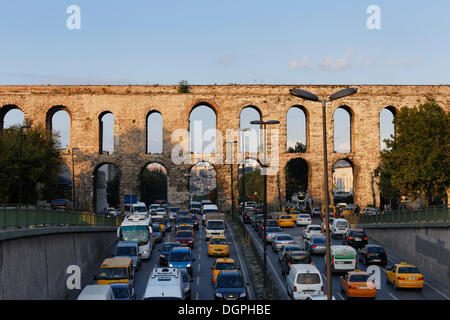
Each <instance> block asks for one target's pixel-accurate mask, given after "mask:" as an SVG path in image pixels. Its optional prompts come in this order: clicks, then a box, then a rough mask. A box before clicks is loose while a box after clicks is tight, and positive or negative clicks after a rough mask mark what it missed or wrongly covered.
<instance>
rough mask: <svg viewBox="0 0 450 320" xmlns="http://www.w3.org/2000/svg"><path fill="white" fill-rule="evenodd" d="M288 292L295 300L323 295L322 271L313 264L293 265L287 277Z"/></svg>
mask: <svg viewBox="0 0 450 320" xmlns="http://www.w3.org/2000/svg"><path fill="white" fill-rule="evenodd" d="M286 290H287V293H288V295H290V296H291V297H292V298H293V299H294V300H306V299H307V298H308V297H310V296H311V295H323V281H322V276H321V275H320V271H319V270H318V269H317V268H316V267H315V266H314V265H312V264H292V265H291V268H290V270H289V274H288V275H287V276H286Z"/></svg>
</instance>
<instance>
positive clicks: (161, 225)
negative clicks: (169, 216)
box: [152, 215, 166, 233]
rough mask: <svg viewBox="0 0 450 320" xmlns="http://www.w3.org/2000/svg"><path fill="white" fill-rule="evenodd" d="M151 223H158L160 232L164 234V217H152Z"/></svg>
mask: <svg viewBox="0 0 450 320" xmlns="http://www.w3.org/2000/svg"><path fill="white" fill-rule="evenodd" d="M152 223H158V224H159V228H160V229H161V232H163V233H164V232H165V231H166V230H165V228H166V224H165V223H164V216H161V215H158V216H152Z"/></svg>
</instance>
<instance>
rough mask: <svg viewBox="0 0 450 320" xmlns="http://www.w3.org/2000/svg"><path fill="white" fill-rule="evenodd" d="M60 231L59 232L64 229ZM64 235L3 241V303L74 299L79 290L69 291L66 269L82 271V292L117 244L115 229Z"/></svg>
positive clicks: (0, 269)
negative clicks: (70, 267) (27, 300)
mask: <svg viewBox="0 0 450 320" xmlns="http://www.w3.org/2000/svg"><path fill="white" fill-rule="evenodd" d="M62 228H63V227H61V228H60V229H62ZM65 231H66V232H65V233H57V234H52V233H48V234H45V232H44V234H42V233H43V232H42V229H41V230H39V233H40V234H37V235H33V233H32V232H31V233H30V231H29V230H24V232H26V233H27V235H26V237H22V238H16V237H15V238H10V239H7V240H3V241H0V300H6V299H17V300H22V299H30V300H31V299H39V300H44V299H51V300H62V299H74V298H76V297H77V296H78V293H79V292H80V290H68V289H67V286H66V280H67V278H68V276H69V275H68V274H67V273H66V270H67V267H68V266H70V265H78V266H79V267H80V269H81V288H83V287H84V285H86V284H88V283H91V282H92V281H93V275H94V273H95V271H96V270H97V268H98V266H99V265H100V263H101V262H102V261H103V259H104V258H105V256H107V255H109V254H110V253H111V252H112V247H113V245H114V244H115V243H116V241H117V237H116V232H115V228H95V229H92V228H91V229H90V230H89V229H86V228H84V229H82V228H78V229H70V228H67V229H66V230H65Z"/></svg>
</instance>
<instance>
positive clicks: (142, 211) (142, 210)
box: [134, 206, 147, 213]
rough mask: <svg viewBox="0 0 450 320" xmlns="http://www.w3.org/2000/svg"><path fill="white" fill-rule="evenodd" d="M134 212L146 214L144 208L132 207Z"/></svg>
mask: <svg viewBox="0 0 450 320" xmlns="http://www.w3.org/2000/svg"><path fill="white" fill-rule="evenodd" d="M134 212H137V213H147V208H146V207H144V206H140V207H134Z"/></svg>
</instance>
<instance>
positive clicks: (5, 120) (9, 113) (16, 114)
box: [0, 105, 25, 133]
mask: <svg viewBox="0 0 450 320" xmlns="http://www.w3.org/2000/svg"><path fill="white" fill-rule="evenodd" d="M24 121H25V115H24V113H23V112H22V110H20V109H19V107H17V106H15V105H6V106H3V107H2V108H0V133H1V132H2V131H3V129H8V128H10V127H12V126H20V125H23V123H24Z"/></svg>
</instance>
